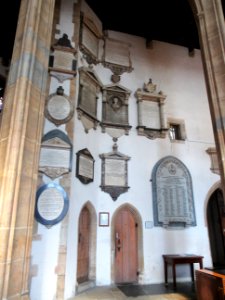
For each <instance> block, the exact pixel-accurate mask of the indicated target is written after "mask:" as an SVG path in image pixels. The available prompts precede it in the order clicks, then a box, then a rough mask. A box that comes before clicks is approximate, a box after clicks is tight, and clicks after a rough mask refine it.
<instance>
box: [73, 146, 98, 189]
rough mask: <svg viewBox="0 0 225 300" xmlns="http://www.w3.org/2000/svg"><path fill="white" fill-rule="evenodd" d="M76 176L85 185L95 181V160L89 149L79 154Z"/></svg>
mask: <svg viewBox="0 0 225 300" xmlns="http://www.w3.org/2000/svg"><path fill="white" fill-rule="evenodd" d="M76 176H77V178H79V180H80V181H81V182H82V183H84V184H87V183H90V182H92V181H93V180H94V158H93V156H92V155H91V153H90V152H89V151H88V149H87V148H85V149H82V150H80V151H78V152H77V166H76Z"/></svg>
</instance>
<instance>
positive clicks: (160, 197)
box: [152, 156, 196, 227]
mask: <svg viewBox="0 0 225 300" xmlns="http://www.w3.org/2000/svg"><path fill="white" fill-rule="evenodd" d="M152 190H153V208H154V224H155V226H163V227H187V226H196V218H195V208H194V199H193V190H192V180H191V176H190V173H189V171H188V169H187V168H186V166H185V165H184V164H183V163H182V162H181V161H180V160H178V159H177V158H175V157H172V156H167V157H165V158H163V159H161V160H160V161H159V162H158V163H157V164H156V166H155V167H154V169H153V172H152Z"/></svg>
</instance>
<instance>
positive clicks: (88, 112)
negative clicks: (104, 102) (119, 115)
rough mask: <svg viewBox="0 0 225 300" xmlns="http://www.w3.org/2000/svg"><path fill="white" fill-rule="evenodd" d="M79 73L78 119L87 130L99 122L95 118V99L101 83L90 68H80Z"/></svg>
mask: <svg viewBox="0 0 225 300" xmlns="http://www.w3.org/2000/svg"><path fill="white" fill-rule="evenodd" d="M79 75H80V84H79V97H78V106H77V111H78V119H79V120H81V122H82V124H83V126H84V129H85V131H86V132H88V131H89V130H90V129H91V128H94V129H96V127H97V124H98V123H99V121H98V119H97V99H98V94H99V93H100V91H101V87H102V83H101V82H100V80H99V78H98V76H97V74H96V73H95V72H94V71H93V70H92V69H90V68H85V67H82V68H80V69H79Z"/></svg>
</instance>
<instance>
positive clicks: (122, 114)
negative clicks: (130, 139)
mask: <svg viewBox="0 0 225 300" xmlns="http://www.w3.org/2000/svg"><path fill="white" fill-rule="evenodd" d="M130 93H131V91H130V90H128V89H126V88H124V87H122V86H120V85H108V86H105V87H103V99H102V122H101V127H102V132H107V133H108V134H109V135H110V136H112V137H113V138H118V137H120V136H121V135H123V134H129V130H130V128H131V126H130V125H129V121H128V99H129V96H130Z"/></svg>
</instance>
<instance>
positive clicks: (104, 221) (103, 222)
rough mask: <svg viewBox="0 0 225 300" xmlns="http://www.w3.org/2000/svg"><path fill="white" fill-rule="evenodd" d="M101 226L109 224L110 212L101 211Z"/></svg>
mask: <svg viewBox="0 0 225 300" xmlns="http://www.w3.org/2000/svg"><path fill="white" fill-rule="evenodd" d="M99 226H109V213H108V212H100V213H99Z"/></svg>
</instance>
